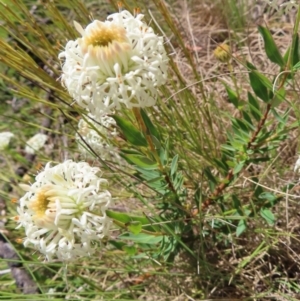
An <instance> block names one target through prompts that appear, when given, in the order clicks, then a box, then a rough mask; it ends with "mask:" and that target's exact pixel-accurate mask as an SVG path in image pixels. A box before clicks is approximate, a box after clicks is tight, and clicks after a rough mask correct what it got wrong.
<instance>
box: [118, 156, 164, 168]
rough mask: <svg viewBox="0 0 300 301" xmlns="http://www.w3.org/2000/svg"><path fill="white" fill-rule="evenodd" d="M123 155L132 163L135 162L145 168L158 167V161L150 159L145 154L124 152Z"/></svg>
mask: <svg viewBox="0 0 300 301" xmlns="http://www.w3.org/2000/svg"><path fill="white" fill-rule="evenodd" d="M122 157H123V158H124V159H126V161H127V162H129V163H130V164H134V165H136V166H138V167H141V168H145V169H156V168H157V166H158V165H157V163H156V162H154V161H152V160H150V159H149V158H147V157H145V156H143V155H134V154H122Z"/></svg>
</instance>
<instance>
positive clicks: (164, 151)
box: [159, 139, 170, 165]
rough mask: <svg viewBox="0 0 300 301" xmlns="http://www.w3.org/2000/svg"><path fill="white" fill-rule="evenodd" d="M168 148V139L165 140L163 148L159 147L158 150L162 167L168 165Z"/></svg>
mask: <svg viewBox="0 0 300 301" xmlns="http://www.w3.org/2000/svg"><path fill="white" fill-rule="evenodd" d="M169 147H170V143H169V139H167V140H166V142H165V147H161V148H160V150H159V158H160V161H161V163H162V165H166V164H167V163H168V160H169Z"/></svg>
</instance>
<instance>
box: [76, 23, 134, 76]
mask: <svg viewBox="0 0 300 301" xmlns="http://www.w3.org/2000/svg"><path fill="white" fill-rule="evenodd" d="M81 34H82V38H79V39H78V45H79V47H80V49H81V51H82V53H83V55H85V54H89V58H90V59H91V60H92V61H93V63H92V62H91V61H90V63H89V65H90V66H92V65H93V64H95V65H98V66H99V67H100V69H101V70H102V71H103V70H106V71H105V72H107V73H108V74H109V75H110V76H112V75H113V74H114V71H113V66H114V65H115V64H116V63H118V64H119V65H120V67H121V69H123V71H127V70H128V63H129V60H130V58H131V56H132V45H131V43H130V41H129V39H128V37H127V35H126V30H125V29H124V28H123V27H121V26H118V25H116V24H105V23H103V22H100V21H98V20H95V21H94V22H93V23H92V24H90V25H89V26H88V27H87V28H86V29H85V30H84V31H83V32H81Z"/></svg>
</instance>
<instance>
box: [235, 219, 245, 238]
mask: <svg viewBox="0 0 300 301" xmlns="http://www.w3.org/2000/svg"><path fill="white" fill-rule="evenodd" d="M246 229H247V224H246V221H245V220H244V219H241V220H240V221H239V223H238V225H237V227H236V231H235V233H236V236H240V235H241V234H242V233H243V232H245V230H246Z"/></svg>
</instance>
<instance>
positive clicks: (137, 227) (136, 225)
mask: <svg viewBox="0 0 300 301" xmlns="http://www.w3.org/2000/svg"><path fill="white" fill-rule="evenodd" d="M125 226H126V227H127V228H128V230H129V231H130V232H131V233H133V234H139V233H141V231H142V224H141V222H138V221H136V222H130V223H127V224H126V225H125Z"/></svg>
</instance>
